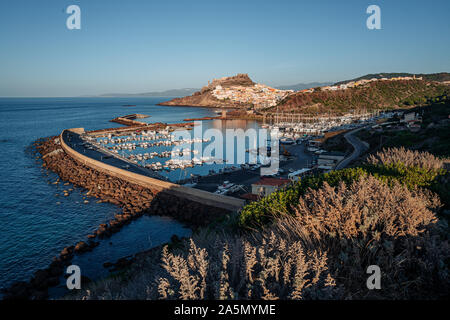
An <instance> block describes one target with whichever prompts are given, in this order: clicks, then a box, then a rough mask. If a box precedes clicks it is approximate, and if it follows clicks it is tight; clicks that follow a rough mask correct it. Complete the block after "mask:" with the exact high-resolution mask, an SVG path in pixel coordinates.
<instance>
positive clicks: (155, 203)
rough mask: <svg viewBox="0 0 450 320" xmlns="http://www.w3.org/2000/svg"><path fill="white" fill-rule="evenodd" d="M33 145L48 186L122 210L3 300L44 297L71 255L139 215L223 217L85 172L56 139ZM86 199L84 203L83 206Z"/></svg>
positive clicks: (192, 219) (193, 222)
mask: <svg viewBox="0 0 450 320" xmlns="http://www.w3.org/2000/svg"><path fill="white" fill-rule="evenodd" d="M33 147H34V148H36V151H37V152H38V153H39V154H40V156H41V159H42V161H43V163H42V166H43V167H44V168H46V169H47V170H51V171H53V172H55V173H56V174H58V176H59V178H58V179H57V181H55V182H54V184H59V183H62V182H63V181H67V182H70V183H72V184H74V185H76V186H79V187H82V188H84V189H86V190H87V192H86V194H85V195H86V196H89V197H94V198H98V199H100V200H98V201H102V202H109V203H112V204H115V205H117V206H119V207H121V208H122V212H121V213H120V214H116V215H115V216H114V218H113V219H111V220H110V221H109V222H108V223H102V224H100V225H99V226H98V228H97V229H96V230H95V231H94V232H93V233H92V234H89V235H88V236H87V239H86V240H84V241H79V242H78V243H76V244H74V245H72V246H68V247H65V248H63V249H62V251H61V252H60V254H59V255H58V256H56V257H54V258H53V261H52V262H51V263H50V265H49V266H48V267H47V268H45V269H40V270H37V271H36V272H35V273H34V276H33V277H32V279H31V280H30V281H28V282H25V281H20V282H16V283H14V284H13V285H12V286H10V287H9V288H8V289H6V290H4V299H31V300H42V299H46V298H48V288H49V287H52V286H56V285H58V284H59V279H60V276H62V275H63V274H64V270H65V267H67V266H68V265H70V264H71V261H72V258H73V257H74V255H75V254H82V253H84V252H87V251H91V250H92V249H93V248H95V247H96V246H97V245H98V244H99V242H98V241H95V239H96V238H98V239H103V238H106V237H109V236H111V235H112V234H114V233H116V232H118V231H120V229H121V228H122V227H123V226H124V225H126V224H128V223H130V222H131V221H132V220H134V219H136V218H138V217H140V216H142V215H143V214H149V215H166V216H171V217H173V218H175V219H177V220H178V221H180V222H184V223H186V224H187V225H188V226H189V227H191V228H192V229H196V228H198V227H200V226H204V225H206V224H208V223H211V222H212V221H214V220H216V219H217V218H218V217H220V216H223V215H224V214H225V213H226V211H224V210H222V209H218V208H209V207H208V206H204V205H202V204H201V203H196V202H193V201H189V200H186V199H180V198H176V197H174V196H172V195H170V194H165V193H164V192H163V191H162V192H159V191H157V190H150V189H149V188H144V187H142V186H139V185H136V184H133V183H129V182H127V181H125V180H123V179H120V178H117V177H113V176H108V175H107V174H105V173H102V172H99V171H97V170H94V169H92V168H89V167H87V166H85V165H83V164H81V163H80V162H78V161H76V160H74V159H73V158H72V157H70V156H69V155H68V154H67V153H65V152H64V151H63V150H62V149H61V146H60V143H59V137H57V136H54V137H49V138H44V139H40V140H38V141H36V142H35V143H34V144H33ZM88 201H89V200H85V202H86V203H88ZM121 260H123V261H118V262H117V263H119V265H124V264H125V265H126V264H128V263H130V262H129V261H128V259H121ZM108 266H111V265H108ZM105 267H106V266H105Z"/></svg>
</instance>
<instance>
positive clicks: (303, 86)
mask: <svg viewBox="0 0 450 320" xmlns="http://www.w3.org/2000/svg"><path fill="white" fill-rule="evenodd" d="M331 84H332V82H310V83H297V84H293V85H288V86H279V87H275V88H277V89H280V90H294V91H300V90H304V89H309V88H315V87H323V86H329V85H331Z"/></svg>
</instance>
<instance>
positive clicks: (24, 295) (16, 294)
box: [3, 281, 30, 300]
mask: <svg viewBox="0 0 450 320" xmlns="http://www.w3.org/2000/svg"><path fill="white" fill-rule="evenodd" d="M29 290H30V285H29V284H28V283H26V282H25V281H18V282H15V283H13V284H12V285H11V287H9V288H8V289H7V290H5V296H4V298H3V299H4V300H25V299H28V298H29V297H30V291H29Z"/></svg>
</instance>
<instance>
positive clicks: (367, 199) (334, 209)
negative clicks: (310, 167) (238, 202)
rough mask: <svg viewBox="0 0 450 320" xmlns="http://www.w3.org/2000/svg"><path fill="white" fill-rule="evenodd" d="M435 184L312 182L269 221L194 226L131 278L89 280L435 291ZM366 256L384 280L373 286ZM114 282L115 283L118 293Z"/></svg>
mask: <svg viewBox="0 0 450 320" xmlns="http://www.w3.org/2000/svg"><path fill="white" fill-rule="evenodd" d="M438 207H439V200H438V198H437V197H436V196H435V195H433V194H432V193H431V192H429V191H428V190H422V189H414V190H409V189H408V188H407V187H406V186H404V185H401V184H400V183H398V182H397V183H395V184H394V186H392V187H389V186H387V185H386V184H385V183H382V182H381V181H379V180H378V179H376V178H374V177H372V176H368V177H362V178H360V179H357V180H355V181H353V182H352V183H350V184H345V183H343V182H340V183H339V184H338V185H337V186H336V187H331V186H330V185H329V184H328V183H327V182H324V183H323V187H321V188H319V189H318V190H312V189H310V190H309V191H308V192H307V193H306V194H305V196H303V197H301V198H300V199H299V201H298V204H297V205H296V206H295V207H294V208H293V211H294V214H293V215H282V216H281V217H280V219H278V220H277V222H276V223H275V224H274V225H272V226H271V228H269V229H265V230H263V231H262V232H253V233H247V234H244V235H241V236H238V235H224V234H222V235H218V234H209V235H208V234H206V233H200V234H196V235H194V236H193V238H191V239H190V240H188V241H186V242H185V247H184V248H182V249H177V250H174V251H172V252H170V251H169V249H168V247H167V246H166V247H165V248H164V249H163V250H162V253H161V260H160V262H159V264H156V266H155V263H154V261H153V260H151V261H149V262H148V266H147V267H146V266H145V265H143V266H141V267H140V268H139V273H138V274H137V275H135V277H134V278H133V279H131V280H130V281H128V282H127V283H123V282H122V283H120V284H119V283H118V282H117V281H115V280H111V283H109V285H104V284H103V285H101V286H100V287H91V289H90V290H86V291H83V292H81V293H79V298H84V299H103V298H105V297H106V298H111V297H118V298H120V299H157V298H159V299H344V298H346V299H380V298H381V299H414V298H418V299H423V298H426V299H430V298H432V299H436V298H442V297H444V296H445V295H446V294H447V292H448V289H449V281H448V279H449V278H448V270H447V266H446V264H445V259H448V256H449V252H450V251H449V247H448V241H447V240H446V239H443V238H442V234H441V233H442V230H441V226H440V225H438V223H437V221H438V220H437V218H436V216H435V214H434V211H435V210H436V209H437V208H438ZM369 265H378V266H379V267H380V268H381V271H382V282H381V283H382V290H368V289H367V287H366V280H367V277H368V275H367V274H366V270H367V267H368V266H369ZM109 288H115V290H116V291H115V292H114V293H111V292H110V289H109Z"/></svg>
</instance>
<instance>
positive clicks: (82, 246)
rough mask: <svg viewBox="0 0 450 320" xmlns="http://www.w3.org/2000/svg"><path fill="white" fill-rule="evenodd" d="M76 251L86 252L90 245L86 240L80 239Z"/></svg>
mask: <svg viewBox="0 0 450 320" xmlns="http://www.w3.org/2000/svg"><path fill="white" fill-rule="evenodd" d="M74 250H75V252H86V251H88V250H89V245H88V244H87V243H86V242H84V241H80V242H78V243H77V244H76V245H75V249H74Z"/></svg>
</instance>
